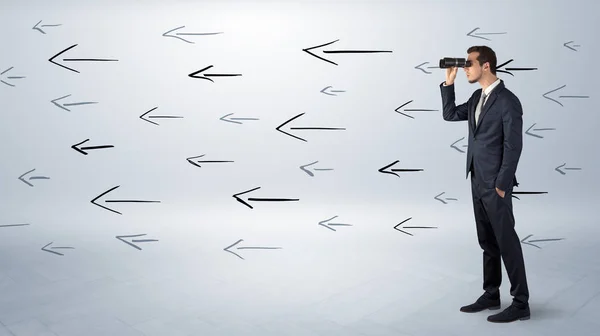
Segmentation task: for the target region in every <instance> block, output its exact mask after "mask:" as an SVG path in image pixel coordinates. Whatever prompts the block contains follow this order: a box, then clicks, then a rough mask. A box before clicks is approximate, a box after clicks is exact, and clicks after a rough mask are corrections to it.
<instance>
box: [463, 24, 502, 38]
mask: <svg viewBox="0 0 600 336" xmlns="http://www.w3.org/2000/svg"><path fill="white" fill-rule="evenodd" d="M476 30H479V27H477V28H475V29H473V30H471V31H470V32H468V33H467V36H470V37H476V38H480V39H484V40H488V41H490V39H489V38H487V37H483V36H482V35H502V34H506V32H503V33H475V31H476ZM473 33H475V34H473Z"/></svg>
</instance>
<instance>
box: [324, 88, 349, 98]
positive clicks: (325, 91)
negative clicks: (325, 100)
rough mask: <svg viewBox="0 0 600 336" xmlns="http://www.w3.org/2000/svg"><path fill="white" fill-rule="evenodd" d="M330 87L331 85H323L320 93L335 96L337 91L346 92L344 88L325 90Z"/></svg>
mask: <svg viewBox="0 0 600 336" xmlns="http://www.w3.org/2000/svg"><path fill="white" fill-rule="evenodd" d="M330 88H331V86H326V87H324V88H323V89H322V90H321V93H324V94H326V95H330V96H337V95H336V93H339V92H346V91H344V90H327V89H330ZM327 91H329V92H332V93H329V92H327Z"/></svg>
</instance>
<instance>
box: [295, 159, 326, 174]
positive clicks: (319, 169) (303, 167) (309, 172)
mask: <svg viewBox="0 0 600 336" xmlns="http://www.w3.org/2000/svg"><path fill="white" fill-rule="evenodd" d="M318 162H319V161H315V162H311V163H309V164H305V165H302V166H300V169H301V170H302V171H303V172H305V173H307V174H308V175H309V176H315V174H314V173H313V172H311V171H310V170H308V169H306V167H308V166H312V165H314V164H315V163H318ZM313 170H315V171H328V170H333V168H313Z"/></svg>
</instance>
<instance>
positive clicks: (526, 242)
mask: <svg viewBox="0 0 600 336" xmlns="http://www.w3.org/2000/svg"><path fill="white" fill-rule="evenodd" d="M531 236H533V235H532V234H530V235H529V236H527V237H525V238H523V239H521V243H523V244H527V245H531V246H534V247H537V248H539V249H541V247H539V246H537V245H535V244H533V243H537V242H547V241H558V240H564V238H550V239H532V240H529V241H527V238H529V237H531Z"/></svg>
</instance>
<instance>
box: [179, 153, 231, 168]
mask: <svg viewBox="0 0 600 336" xmlns="http://www.w3.org/2000/svg"><path fill="white" fill-rule="evenodd" d="M204 155H206V154H202V155H198V156H192V157H189V158H187V159H186V160H187V161H188V162H189V163H191V164H193V165H194V166H196V167H199V168H202V166H200V165H199V164H198V163H196V162H202V163H224V162H233V161H222V160H210V161H208V160H204V161H196V162H194V161H192V160H193V159H197V158H200V157H203V156H204Z"/></svg>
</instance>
